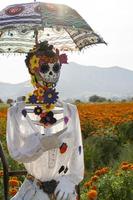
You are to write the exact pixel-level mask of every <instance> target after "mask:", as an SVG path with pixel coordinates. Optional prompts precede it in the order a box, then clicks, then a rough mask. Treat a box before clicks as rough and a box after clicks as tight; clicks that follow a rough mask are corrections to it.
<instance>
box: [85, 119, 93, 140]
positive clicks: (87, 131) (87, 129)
mask: <svg viewBox="0 0 133 200" xmlns="http://www.w3.org/2000/svg"><path fill="white" fill-rule="evenodd" d="M95 130H96V127H94V126H93V125H92V124H91V123H90V122H89V121H86V123H84V125H83V126H82V136H83V139H86V138H88V137H89V136H90V135H92V133H93V132H95Z"/></svg>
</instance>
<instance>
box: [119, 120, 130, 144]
mask: <svg viewBox="0 0 133 200" xmlns="http://www.w3.org/2000/svg"><path fill="white" fill-rule="evenodd" d="M116 129H117V131H118V133H119V137H120V138H121V140H122V141H123V143H126V142H127V141H128V142H133V121H130V122H126V123H123V124H120V125H119V126H117V127H116Z"/></svg>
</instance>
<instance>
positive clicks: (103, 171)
mask: <svg viewBox="0 0 133 200" xmlns="http://www.w3.org/2000/svg"><path fill="white" fill-rule="evenodd" d="M108 171H109V168H108V167H104V168H102V169H101V170H100V172H101V174H105V173H107V172H108Z"/></svg>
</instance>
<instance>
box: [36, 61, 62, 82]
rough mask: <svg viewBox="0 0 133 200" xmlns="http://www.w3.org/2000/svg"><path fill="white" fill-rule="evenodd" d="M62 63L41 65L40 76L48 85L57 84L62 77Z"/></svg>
mask: <svg viewBox="0 0 133 200" xmlns="http://www.w3.org/2000/svg"><path fill="white" fill-rule="evenodd" d="M60 69H61V66H60V63H59V62H55V63H41V64H40V70H39V72H38V73H39V75H40V77H41V79H42V80H43V81H44V82H46V83H57V82H58V80H59V77H60Z"/></svg>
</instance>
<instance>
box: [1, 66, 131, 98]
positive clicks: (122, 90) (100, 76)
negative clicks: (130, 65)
mask: <svg viewBox="0 0 133 200" xmlns="http://www.w3.org/2000/svg"><path fill="white" fill-rule="evenodd" d="M30 91H32V86H31V84H30V81H26V82H23V83H19V84H9V83H0V98H2V99H3V100H6V99H7V98H13V99H16V98H17V97H18V96H22V95H25V94H27V93H29V92H30ZM57 91H59V93H60V97H61V98H62V99H72V98H75V99H77V98H78V99H79V98H80V99H84V100H86V99H88V98H89V96H92V95H94V94H97V95H100V96H104V97H107V98H115V97H116V98H126V97H131V96H133V71H131V70H127V69H124V68H121V67H117V66H114V67H110V68H100V67H96V66H82V65H79V64H77V63H73V62H71V63H69V64H68V65H64V66H62V71H61V77H60V80H59V83H58V85H57Z"/></svg>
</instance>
